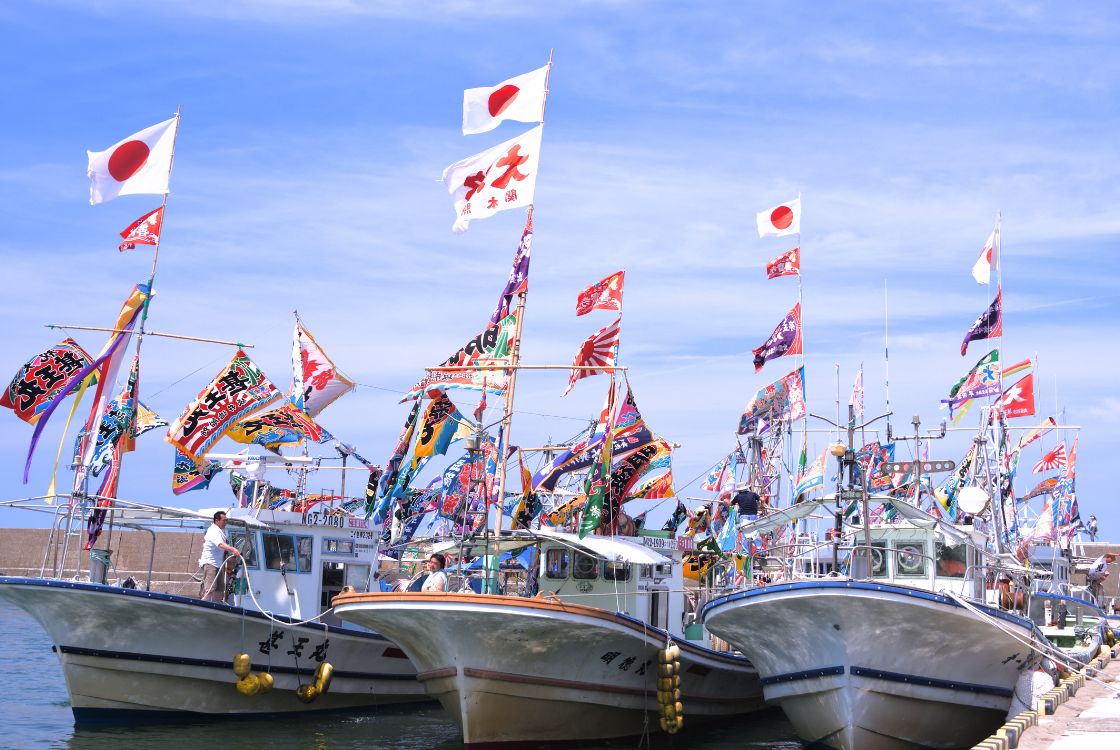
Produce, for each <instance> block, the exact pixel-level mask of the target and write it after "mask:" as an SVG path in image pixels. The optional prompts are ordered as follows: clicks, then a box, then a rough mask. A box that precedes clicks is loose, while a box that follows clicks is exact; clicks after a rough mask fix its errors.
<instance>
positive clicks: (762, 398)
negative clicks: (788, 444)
mask: <svg viewBox="0 0 1120 750" xmlns="http://www.w3.org/2000/svg"><path fill="white" fill-rule="evenodd" d="M804 417H805V368H804V367H799V368H797V369H796V370H794V371H793V372H791V373H790V374H789V375H785V376H783V377H781V378H779V379H777V380H775V381H774V382H773V383H771V384H770V385H767V386H763V387H762V388H761V389H759V391H758V393H756V394H754V397H753V398H752V399H751V402H750V403H749V404H747V408H746V409H744V410H743V416H741V417H739V434H740V435H748V434H750V433H752V432H754V431H755V430H756V428H758V427H760V426H761V425H762V424H763V423H767V424H769V423H771V422H774V421H776V420H778V419H784V420H787V421H789V422H796V421H797V420H799V419H803V418H804Z"/></svg>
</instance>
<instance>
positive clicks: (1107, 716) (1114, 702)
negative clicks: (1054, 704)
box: [1016, 647, 1120, 750]
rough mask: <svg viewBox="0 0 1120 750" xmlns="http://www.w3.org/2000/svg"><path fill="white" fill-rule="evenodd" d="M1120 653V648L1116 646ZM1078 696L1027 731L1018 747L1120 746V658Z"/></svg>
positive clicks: (1089, 749) (1073, 749)
mask: <svg viewBox="0 0 1120 750" xmlns="http://www.w3.org/2000/svg"><path fill="white" fill-rule="evenodd" d="M1115 653H1117V654H1118V655H1120V647H1117V648H1116V649H1115ZM1097 679H1098V680H1101V681H1102V682H1104V683H1105V684H1103V685H1102V684H1100V683H1098V682H1095V681H1093V680H1088V681H1086V683H1085V685H1084V686H1083V687H1082V688H1080V689H1079V690H1078V691H1077V693H1076V694H1075V695H1073V696H1072V697H1071V698H1070V699H1069V700H1068V701H1066V702H1065V703H1063V704H1062V705H1060V706H1058V708H1057V710H1056V711H1055V712H1054V713H1053V714H1052V715H1050V716H1039V717H1038V725H1037V726H1034V727H1031V728H1030V729H1028V730H1027V731H1026V732H1024V733H1023V736H1022V738H1021V739H1020V740H1019V743H1018V745H1017V746H1016V747H1017V750H1105V749H1106V748H1120V658H1113V659H1112V660H1111V661H1109V662H1108V664H1106V665H1105V668H1104V669H1102V670H1101V671H1100V672H1098V673H1097Z"/></svg>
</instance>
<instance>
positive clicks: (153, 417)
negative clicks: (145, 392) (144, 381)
mask: <svg viewBox="0 0 1120 750" xmlns="http://www.w3.org/2000/svg"><path fill="white" fill-rule="evenodd" d="M160 427H167V420H166V419H164V418H163V417H161V416H160V415H158V414H156V413H155V412H154V411H152V410H151V409H149V408H148V407H147V406H145V405H144V402H143V401H140V400H139V399H137V401H136V422H135V423H134V424H133V428H132V436H133V437H140V436H141V435H143V434H144V433H145V432H148V431H150V430H156V429H159V428H160Z"/></svg>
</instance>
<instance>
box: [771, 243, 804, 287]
mask: <svg viewBox="0 0 1120 750" xmlns="http://www.w3.org/2000/svg"><path fill="white" fill-rule="evenodd" d="M800 275H801V248H799V247H795V248H793V249H792V250H786V251H785V252H784V253H782V254H781V255H779V256H778V257H777V258H774V259H773V260H771V261H767V263H766V278H768V279H777V278H781V277H782V276H800Z"/></svg>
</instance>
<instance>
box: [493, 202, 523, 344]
mask: <svg viewBox="0 0 1120 750" xmlns="http://www.w3.org/2000/svg"><path fill="white" fill-rule="evenodd" d="M532 251H533V217H532V215H530V216H529V218H528V219H526V220H525V229H523V230H522V232H521V241H520V242H518V243H517V252H515V253H514V254H513V265H512V266H510V269H509V280H508V281H506V285H505V286H504V287H503V288H502V293H501V294H500V295H498V306H497V307H495V308H494V312H493V313H491V315H490V323H491V325H497V324H498V323H500V322H501V321H502V319H503V318H505V317H506V316H507V315H509V314H510V313H511V312H513V311H514V310H513V298H514V297H516V296H517V295H519V294H523V293H525V292H527V291H529V255H530V253H531V252H532Z"/></svg>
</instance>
